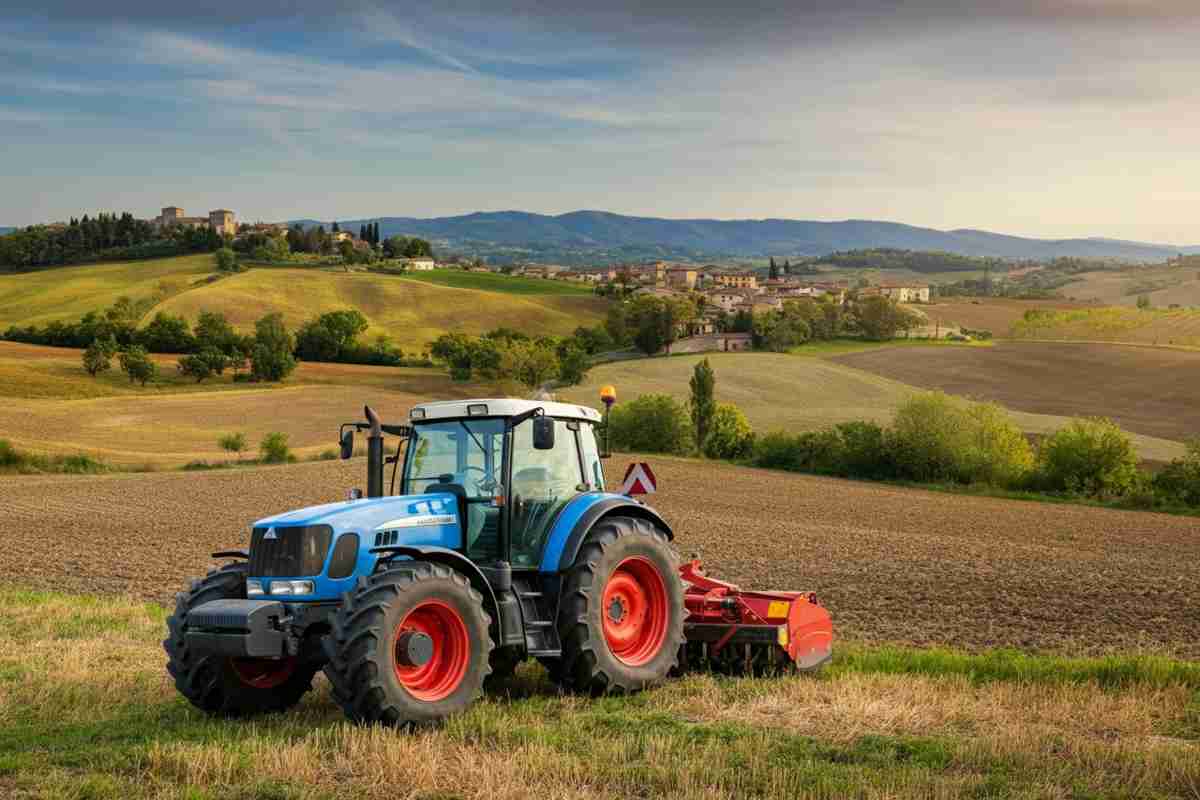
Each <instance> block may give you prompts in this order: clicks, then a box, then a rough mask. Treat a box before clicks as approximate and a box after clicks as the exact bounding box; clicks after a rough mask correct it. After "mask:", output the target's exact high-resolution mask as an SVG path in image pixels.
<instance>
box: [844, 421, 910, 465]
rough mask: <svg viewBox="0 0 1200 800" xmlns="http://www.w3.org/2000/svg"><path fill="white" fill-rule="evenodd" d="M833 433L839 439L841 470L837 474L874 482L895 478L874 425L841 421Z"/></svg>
mask: <svg viewBox="0 0 1200 800" xmlns="http://www.w3.org/2000/svg"><path fill="white" fill-rule="evenodd" d="M834 430H836V431H837V434H838V437H839V438H840V439H841V459H840V460H841V469H840V471H839V473H838V474H840V475H844V476H846V477H853V478H874V479H876V480H881V479H884V478H891V477H894V476H895V471H896V470H895V466H894V465H893V463H892V456H891V453H890V452H888V449H887V440H886V434H885V433H884V430H883V428H882V427H880V426H879V425H878V424H876V423H874V422H866V421H863V420H858V421H855V422H843V423H842V424H840V425H837V426H835V428H834Z"/></svg>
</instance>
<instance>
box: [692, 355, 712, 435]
mask: <svg viewBox="0 0 1200 800" xmlns="http://www.w3.org/2000/svg"><path fill="white" fill-rule="evenodd" d="M690 383H691V388H692V396H691V399H690V400H689V401H688V411H689V412H690V414H691V417H692V431H693V433H694V434H695V438H696V447H698V448H700V449H704V441H705V439H707V438H708V431H709V428H710V427H711V426H712V418H713V414H714V413H716V410H717V401H716V398H715V397H714V395H713V393H714V391H715V388H716V384H717V377H716V374H715V373H714V372H713V369H712V365H711V364H709V363H708V359H707V358H706V359H704V360H703V361H701V362H700V363H698V364H696V366H695V368H694V369H693V370H692V379H691V382H690Z"/></svg>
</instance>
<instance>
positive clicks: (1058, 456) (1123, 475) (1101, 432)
mask: <svg viewBox="0 0 1200 800" xmlns="http://www.w3.org/2000/svg"><path fill="white" fill-rule="evenodd" d="M1137 465H1138V456H1137V452H1136V451H1135V450H1134V448H1133V442H1131V441H1130V439H1129V436H1128V435H1127V434H1126V433H1125V432H1124V431H1123V430H1121V429H1120V428H1119V427H1118V426H1117V425H1116V424H1115V423H1113V422H1112V421H1111V420H1107V419H1078V420H1074V421H1073V422H1071V423H1070V424H1069V425H1067V426H1066V427H1065V428H1062V429H1060V430H1058V431H1056V432H1055V433H1054V434H1053V435H1052V436H1050V437H1048V438H1046V439H1045V440H1043V441H1042V445H1041V448H1040V451H1039V453H1038V474H1037V478H1036V482H1037V484H1038V487H1039V488H1042V489H1048V490H1050V491H1058V492H1069V493H1072V494H1084V495H1100V496H1117V495H1122V494H1125V493H1127V492H1129V491H1130V490H1131V489H1133V488H1134V486H1135V484H1136V482H1137V479H1138V468H1137Z"/></svg>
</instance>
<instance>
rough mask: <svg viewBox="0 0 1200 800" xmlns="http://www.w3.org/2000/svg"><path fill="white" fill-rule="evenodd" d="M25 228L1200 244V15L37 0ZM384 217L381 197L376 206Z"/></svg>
mask: <svg viewBox="0 0 1200 800" xmlns="http://www.w3.org/2000/svg"><path fill="white" fill-rule="evenodd" d="M10 5H11V6H12V8H11V9H10V11H9V13H8V16H6V18H5V19H4V20H3V21H0V44H2V45H3V47H2V48H0V143H2V144H3V145H4V146H3V148H2V150H0V151H2V153H3V154H2V155H0V181H3V183H4V184H5V185H6V187H8V188H10V191H8V192H5V193H4V196H3V197H0V223H2V224H4V225H6V226H18V227H24V226H27V225H30V224H36V223H40V222H50V221H58V220H65V219H69V218H70V217H78V216H81V215H82V214H84V213H93V212H92V211H91V209H97V208H100V209H112V210H117V211H126V210H128V211H131V212H133V213H134V214H135V215H136V216H144V217H150V216H153V215H154V214H156V213H157V210H158V209H159V208H161V207H162V206H163V205H166V204H171V203H178V204H180V205H182V206H183V207H184V208H185V209H189V211H193V212H195V213H198V211H205V210H207V209H209V208H221V207H229V208H233V209H234V210H235V211H237V213H238V216H239V219H242V220H254V219H263V220H276V221H282V220H290V219H302V218H317V217H313V216H312V215H311V214H310V212H311V207H312V206H313V205H317V204H315V203H312V202H311V198H312V197H313V196H317V195H319V196H320V197H321V198H322V201H321V203H320V205H324V206H325V207H326V209H328V211H326V212H322V215H323V216H324V215H327V218H329V219H350V220H358V219H376V218H380V217H389V216H402V217H416V218H434V217H445V216H459V215H465V214H470V213H475V212H485V213H486V212H492V211H504V210H513V209H519V210H521V211H523V212H526V213H538V214H546V215H550V216H558V215H561V214H564V213H572V211H574V210H587V209H597V208H605V209H612V208H619V209H622V211H620V212H614V211H606V212H605V213H620V214H623V215H627V216H640V217H656V218H665V219H674V220H689V219H716V220H722V221H731V220H747V219H785V220H801V221H819V222H841V221H852V220H870V221H895V222H896V223H897V224H903V225H911V226H914V227H921V228H931V229H934V230H939V231H955V230H963V229H969V230H983V231H988V232H1003V233H1004V235H1009V236H1020V237H1025V238H1037V239H1077V238H1106V239H1118V240H1125V241H1133V242H1146V243H1155V244H1163V245H1167V246H1180V247H1187V246H1192V245H1190V244H1189V243H1191V242H1200V226H1198V225H1197V224H1196V223H1195V221H1194V215H1193V214H1192V213H1191V209H1193V208H1194V207H1195V205H1196V200H1197V198H1198V192H1197V190H1196V188H1195V187H1196V186H1198V185H1200V163H1197V160H1196V159H1195V158H1194V155H1193V151H1194V142H1195V141H1196V139H1197V138H1198V136H1197V134H1200V102H1197V101H1200V87H1198V86H1196V85H1195V82H1194V81H1192V80H1191V79H1190V75H1193V74H1195V72H1196V71H1197V67H1200V54H1198V53H1196V52H1195V48H1194V45H1193V42H1194V38H1195V33H1196V31H1197V29H1198V28H1197V23H1200V8H1198V7H1196V4H1194V3H1190V2H1184V0H1156V1H1152V2H1143V3H1140V4H1138V5H1136V6H1131V5H1130V4H1129V3H1127V2H1119V1H1118V0H1054V1H1053V2H1050V1H1049V0H1046V1H1045V2H1026V0H1010V1H1009V2H999V3H997V2H983V0H974V2H965V3H958V4H955V3H948V2H945V0H915V2H913V3H909V4H906V6H905V7H904V9H901V10H896V9H892V8H890V6H891V5H892V4H889V3H886V2H884V0H857V2H855V3H852V4H850V7H849V8H848V9H847V8H846V7H845V5H846V4H843V3H836V2H833V0H812V1H811V2H807V3H804V4H793V6H791V7H789V8H786V9H777V8H773V7H772V5H771V4H769V3H766V2H752V3H751V4H750V5H749V6H746V5H745V4H742V5H740V6H738V7H737V8H736V9H730V8H727V7H726V5H725V4H723V3H717V2H714V1H713V0H707V1H706V2H701V3H680V2H678V0H665V1H664V2H659V3H652V4H649V5H646V4H637V3H632V2H624V0H621V1H619V2H615V3H612V4H607V5H606V6H605V7H604V8H603V9H597V8H593V7H592V6H591V5H589V4H586V3H563V4H559V5H556V6H555V7H553V8H545V7H542V5H541V4H539V3H536V2H533V0H513V1H512V2H509V3H507V4H506V5H505V8H504V9H496V8H494V7H493V8H484V5H486V4H483V3H477V2H473V1H472V0H450V2H443V3H439V4H431V3H424V2H422V3H408V4H394V3H386V2H360V1H359V0H334V2H332V3H323V4H317V3H313V2H310V0H267V2H261V3H256V4H248V5H243V6H238V7H231V8H220V9H216V10H213V11H211V12H207V11H206V12H204V13H201V12H200V10H197V9H192V8H190V7H180V8H175V7H169V6H160V5H159V4H155V3H152V2H149V0H133V1H132V2H128V1H126V2H116V3H115V4H109V5H106V6H104V7H103V9H99V8H95V7H93V6H92V5H90V4H86V3H80V2H78V0H43V1H42V2H38V3H34V2H32V0H16V1H15V2H14V3H12V4H10ZM381 210H382V211H383V212H384V213H383V214H379V213H378V212H379V211H381Z"/></svg>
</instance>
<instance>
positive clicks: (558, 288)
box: [403, 269, 592, 296]
mask: <svg viewBox="0 0 1200 800" xmlns="http://www.w3.org/2000/svg"><path fill="white" fill-rule="evenodd" d="M403 280H411V281H422V282H424V283H432V284H435V285H437V286H449V287H451V288H454V289H475V290H477V291H482V292H500V293H502V294H524V295H530V294H542V295H584V296H590V295H592V289H591V286H590V285H589V284H581V283H577V282H574V281H559V280H546V279H545V278H525V277H521V276H515V275H498V274H496V273H493V272H463V271H462V270H458V269H435V270H429V271H427V272H409V273H406V274H405V275H404V277H403Z"/></svg>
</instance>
